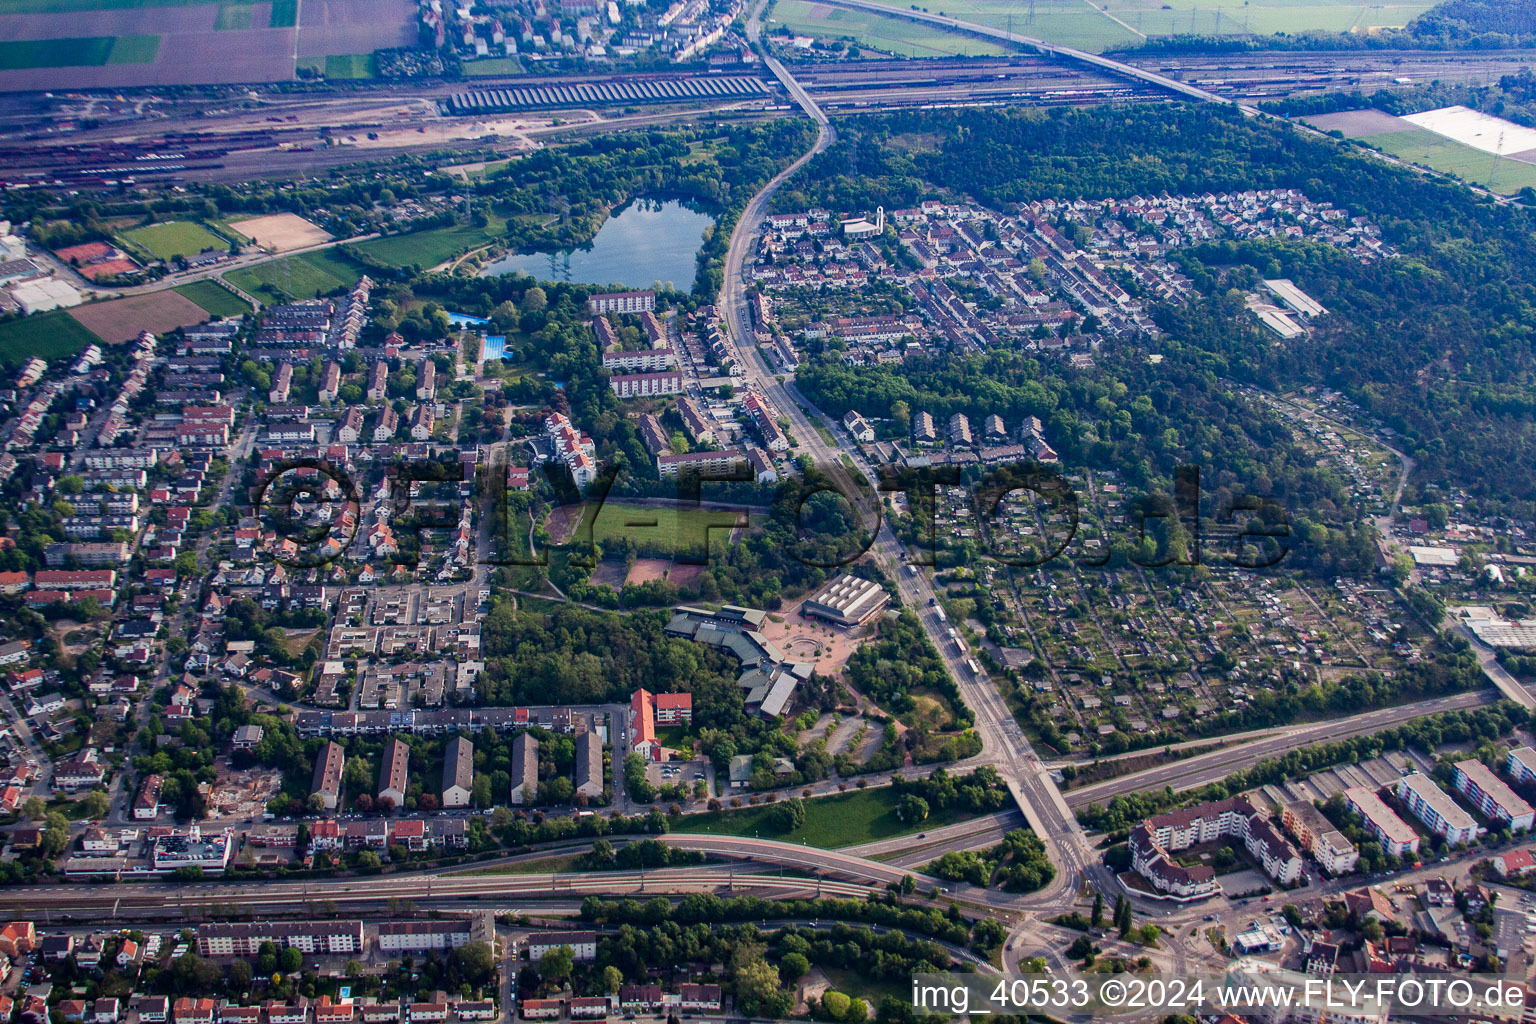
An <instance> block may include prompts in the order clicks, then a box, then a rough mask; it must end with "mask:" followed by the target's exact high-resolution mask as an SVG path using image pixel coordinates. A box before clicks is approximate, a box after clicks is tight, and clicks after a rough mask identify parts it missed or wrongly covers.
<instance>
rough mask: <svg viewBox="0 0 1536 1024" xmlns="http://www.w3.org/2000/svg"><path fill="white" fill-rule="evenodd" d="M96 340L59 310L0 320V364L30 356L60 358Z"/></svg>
mask: <svg viewBox="0 0 1536 1024" xmlns="http://www.w3.org/2000/svg"><path fill="white" fill-rule="evenodd" d="M100 341H101V339H100V338H98V337H96V335H94V334H92V333H91V332H90V331H89V330H87V329H86V327H85V325H83V324H82V323H80V321H78V320H76V319H75V318H74V317H72V316H70V315H69V312H68V311H67V310H63V309H55V310H52V311H51V312H48V313H38V314H36V315H34V316H27V317H22V318H21V319H19V320H8V321H6V322H5V323H0V365H3V366H6V367H14V366H20V365H21V364H22V363H24V362H26V361H27V360H28V359H31V358H32V357H33V356H41V357H43V358H44V359H61V358H63V357H64V356H72V355H74V354H76V353H77V352H80V351H82V350H83V349H84V348H85V347H86V346H87V345H94V344H96V343H98V342H100Z"/></svg>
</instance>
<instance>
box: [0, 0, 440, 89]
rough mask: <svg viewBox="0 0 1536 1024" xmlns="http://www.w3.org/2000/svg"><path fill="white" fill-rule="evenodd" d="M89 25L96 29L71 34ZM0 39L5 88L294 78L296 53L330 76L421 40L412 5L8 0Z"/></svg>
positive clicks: (384, 1)
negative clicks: (376, 52)
mask: <svg viewBox="0 0 1536 1024" xmlns="http://www.w3.org/2000/svg"><path fill="white" fill-rule="evenodd" d="M87 13H88V14H89V15H90V17H89V18H88V19H82V18H81V15H82V14H87ZM82 25H89V26H90V27H89V28H88V29H85V30H82V28H81V26H82ZM82 31H89V32H91V33H92V36H91V37H90V38H87V39H84V40H82V39H76V38H74V37H76V36H80V35H81V34H82ZM148 33H154V34H153V35H151V34H148ZM0 40H3V41H4V42H3V43H0V92H6V91H25V90H40V89H57V88H82V89H84V88H134V87H144V86H155V85H202V84H221V83H230V82H287V81H291V80H292V79H293V77H294V70H295V65H296V58H297V59H298V60H300V61H303V62H304V63H305V64H307V65H308V66H313V67H320V68H322V69H325V70H326V72H327V74H328V75H329V76H330V77H333V78H357V77H367V75H368V74H369V73H371V57H369V56H356V55H371V54H372V52H373V51H374V50H377V49H382V48H388V47H396V46H409V45H413V44H414V43H415V41H416V32H415V5H414V4H412V3H410V2H409V0H308V2H307V3H304V4H302V5H301V4H300V3H299V2H298V0H5V2H4V4H3V5H0ZM337 54H339V55H341V56H339V57H338V56H333V55H337ZM61 69H65V70H61Z"/></svg>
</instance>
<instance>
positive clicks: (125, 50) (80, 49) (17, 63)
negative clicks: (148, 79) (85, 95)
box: [0, 36, 160, 71]
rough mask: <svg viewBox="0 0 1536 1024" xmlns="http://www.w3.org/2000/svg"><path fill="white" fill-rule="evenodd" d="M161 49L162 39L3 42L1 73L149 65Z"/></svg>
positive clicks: (83, 38)
mask: <svg viewBox="0 0 1536 1024" xmlns="http://www.w3.org/2000/svg"><path fill="white" fill-rule="evenodd" d="M159 50H160V37H159V36H82V37H79V38H75V39H30V40H24V41H17V40H3V41H0V71H17V70H20V69H23V68H79V67H100V66H101V65H103V64H148V63H150V62H151V61H153V60H154V59H155V54H157V53H158V52H159Z"/></svg>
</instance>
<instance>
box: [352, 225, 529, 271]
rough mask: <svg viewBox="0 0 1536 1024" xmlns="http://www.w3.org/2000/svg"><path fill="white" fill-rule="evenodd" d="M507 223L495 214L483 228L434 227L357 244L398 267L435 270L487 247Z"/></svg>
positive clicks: (462, 226) (466, 226)
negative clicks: (459, 256) (443, 264)
mask: <svg viewBox="0 0 1536 1024" xmlns="http://www.w3.org/2000/svg"><path fill="white" fill-rule="evenodd" d="M506 226H507V222H506V221H505V220H504V219H502V218H501V217H498V216H496V215H495V214H492V215H491V218H490V222H489V223H488V224H486V226H485V227H483V228H477V227H474V226H473V225H470V224H463V225H459V226H456V227H451V228H431V229H429V230H427V231H413V232H411V233H410V234H407V235H388V236H386V237H384V238H371V239H369V240H368V241H366V242H359V243H357V249H358V251H359V252H364V253H367V254H368V255H369V256H372V257H373V258H374V259H376V260H379V261H380V262H383V263H388V264H389V265H391V266H395V267H409V266H412V265H413V264H414V265H420V266H423V267H435V266H437V265H438V264H439V263H444V262H446V261H448V260H451V259H453V258H454V257H455V256H458V255H461V254H462V253H466V252H468V251H469V250H471V249H474V248H476V247H478V246H482V245H485V244H487V243H489V242H492V241H494V240H495V239H497V238H499V237H500V236H501V233H502V232H503V231H505V230H506Z"/></svg>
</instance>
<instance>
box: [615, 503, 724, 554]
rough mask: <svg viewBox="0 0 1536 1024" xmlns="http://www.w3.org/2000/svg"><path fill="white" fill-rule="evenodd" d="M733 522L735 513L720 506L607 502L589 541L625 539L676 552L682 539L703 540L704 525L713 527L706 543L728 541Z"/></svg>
mask: <svg viewBox="0 0 1536 1024" xmlns="http://www.w3.org/2000/svg"><path fill="white" fill-rule="evenodd" d="M588 514H590V512H589V513H588ZM735 521H736V518H735V513H732V512H726V511H723V510H720V509H707V508H678V507H676V506H671V505H654V506H653V505H626V504H623V503H621V502H608V503H606V504H604V505H603V507H602V508H601V509H600V510H599V511H598V513H597V520H596V521H595V522H594V523H593V524H592V540H593V541H594V542H595V543H596V544H598V545H603V544H607V543H610V542H612V541H616V540H625V539H627V540H629V541H631V542H633V543H635V544H638V545H641V546H642V547H644V548H647V549H651V550H657V549H659V550H666V551H676V550H678V548H679V546H680V544H682V543H684V542H687V543H689V544H691V545H698V544H701V543H703V541H704V536H705V527H707V526H715V527H718V528H717V529H711V530H709V542H710V544H711V545H714V546H717V547H718V546H722V545H724V544H725V543H726V542H727V541H728V539H729V537H730V526H731V524H732V523H734V522H735ZM653 524H654V525H653Z"/></svg>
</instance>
